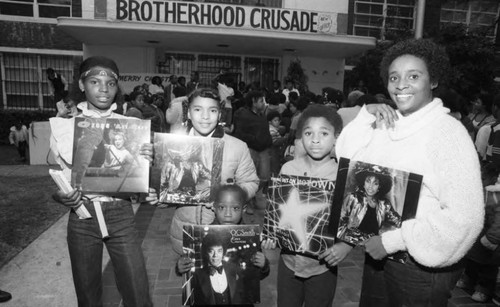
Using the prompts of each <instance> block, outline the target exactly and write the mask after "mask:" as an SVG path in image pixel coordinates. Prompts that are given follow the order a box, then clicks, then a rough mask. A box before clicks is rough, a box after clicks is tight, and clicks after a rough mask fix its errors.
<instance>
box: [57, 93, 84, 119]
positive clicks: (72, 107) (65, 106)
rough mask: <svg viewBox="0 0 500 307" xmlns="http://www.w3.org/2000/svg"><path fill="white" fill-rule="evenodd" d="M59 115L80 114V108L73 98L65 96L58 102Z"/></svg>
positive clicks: (67, 116) (66, 116) (71, 115)
mask: <svg viewBox="0 0 500 307" xmlns="http://www.w3.org/2000/svg"><path fill="white" fill-rule="evenodd" d="M56 108H57V114H56V116H57V117H64V118H70V117H73V116H77V115H78V113H79V112H78V108H77V107H76V104H75V102H74V101H73V100H72V99H67V98H64V99H62V100H59V101H58V102H57V103H56Z"/></svg>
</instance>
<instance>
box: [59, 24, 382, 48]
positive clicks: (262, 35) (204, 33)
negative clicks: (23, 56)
mask: <svg viewBox="0 0 500 307" xmlns="http://www.w3.org/2000/svg"><path fill="white" fill-rule="evenodd" d="M57 26H58V27H59V28H61V29H62V30H63V31H65V32H66V33H68V34H69V35H71V36H73V37H74V38H75V39H77V40H79V41H81V42H82V43H85V44H90V45H112V46H127V47H130V46H137V47H153V48H164V49H167V50H169V51H174V52H175V51H179V52H181V51H184V52H186V51H189V52H198V53H209V54H212V53H223V54H245V55H259V56H269V57H280V56H283V55H284V54H293V55H295V56H306V57H318V58H345V57H348V56H353V55H358V54H360V53H362V52H364V51H366V50H369V49H372V48H374V47H375V42H376V40H375V38H373V37H361V36H350V35H326V34H307V33H306V34H305V33H287V32H275V31H267V30H248V29H238V28H234V29H233V28H215V27H203V26H193V25H177V24H160V23H142V22H131V21H108V20H99V19H82V18H69V17H60V18H58V19H57Z"/></svg>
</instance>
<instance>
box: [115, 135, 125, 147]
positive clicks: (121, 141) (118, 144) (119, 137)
mask: <svg viewBox="0 0 500 307" xmlns="http://www.w3.org/2000/svg"><path fill="white" fill-rule="evenodd" d="M124 144H125V140H124V139H123V136H122V135H121V134H117V135H115V146H116V148H118V149H121V148H122V147H123V145H124Z"/></svg>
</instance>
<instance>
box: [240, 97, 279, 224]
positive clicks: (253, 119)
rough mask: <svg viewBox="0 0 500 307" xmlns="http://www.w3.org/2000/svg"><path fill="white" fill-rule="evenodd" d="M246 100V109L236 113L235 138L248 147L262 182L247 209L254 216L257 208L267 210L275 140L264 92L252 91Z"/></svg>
mask: <svg viewBox="0 0 500 307" xmlns="http://www.w3.org/2000/svg"><path fill="white" fill-rule="evenodd" d="M245 99H246V107H244V108H240V109H238V111H236V112H235V113H234V121H233V122H234V136H235V137H237V138H238V139H240V140H242V141H243V142H245V143H246V144H247V145H248V148H249V149H250V155H251V156H252V160H253V163H254V165H255V168H256V169H257V175H258V176H259V180H260V183H259V189H258V191H257V195H256V198H255V199H254V200H253V201H252V203H251V204H250V205H249V206H248V208H247V213H248V214H253V212H254V210H255V209H257V208H259V209H265V208H266V204H267V201H266V200H265V197H264V195H265V194H266V191H267V190H266V189H267V184H268V182H269V179H270V175H271V174H270V170H271V165H270V163H271V156H270V150H271V147H272V145H273V140H272V138H271V134H270V133H269V123H268V122H267V118H266V116H265V114H264V113H265V110H266V103H265V96H264V92H261V91H250V92H248V93H247V95H246V97H245Z"/></svg>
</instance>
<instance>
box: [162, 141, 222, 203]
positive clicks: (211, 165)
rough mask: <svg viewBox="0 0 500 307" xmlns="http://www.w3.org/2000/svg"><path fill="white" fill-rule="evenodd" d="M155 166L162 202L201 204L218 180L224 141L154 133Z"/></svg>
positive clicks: (206, 199)
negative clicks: (157, 169)
mask: <svg viewBox="0 0 500 307" xmlns="http://www.w3.org/2000/svg"><path fill="white" fill-rule="evenodd" d="M154 144H155V167H157V168H159V169H160V172H161V178H160V197H159V198H160V199H159V201H160V202H161V203H167V204H175V205H202V204H206V203H210V202H211V201H212V199H211V195H212V191H213V190H214V189H215V188H216V187H217V186H216V184H214V183H219V182H220V181H221V179H220V178H221V167H222V154H223V150H224V141H223V140H222V139H220V138H209V137H198V136H187V135H178V134H169V133H155V134H154Z"/></svg>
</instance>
